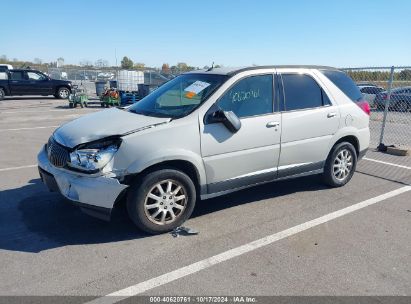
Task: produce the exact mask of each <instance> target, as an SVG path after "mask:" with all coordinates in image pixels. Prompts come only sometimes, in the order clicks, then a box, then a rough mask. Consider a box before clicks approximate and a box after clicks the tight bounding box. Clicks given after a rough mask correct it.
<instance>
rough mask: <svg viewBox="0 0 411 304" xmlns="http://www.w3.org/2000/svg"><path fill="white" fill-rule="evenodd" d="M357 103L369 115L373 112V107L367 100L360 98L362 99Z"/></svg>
mask: <svg viewBox="0 0 411 304" xmlns="http://www.w3.org/2000/svg"><path fill="white" fill-rule="evenodd" d="M355 104H356V105H357V106H359V107H360V108H361V110H363V111H364V112H365V113H367V115H370V114H371V108H370V105H369V103H368V102H367V101H365V100H360V101H358V102H356V103H355Z"/></svg>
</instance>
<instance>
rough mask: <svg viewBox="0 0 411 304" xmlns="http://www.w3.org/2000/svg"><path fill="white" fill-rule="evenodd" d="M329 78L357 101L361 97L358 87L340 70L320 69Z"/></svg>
mask: <svg viewBox="0 0 411 304" xmlns="http://www.w3.org/2000/svg"><path fill="white" fill-rule="evenodd" d="M321 73H323V74H324V75H325V76H326V77H327V78H328V79H329V80H331V81H332V83H334V84H335V85H336V86H337V87H338V88H339V89H340V90H341V91H342V92H343V93H344V94H345V95H347V97H349V98H350V99H351V100H352V101H354V102H357V101H360V100H361V99H362V94H361V92H360V89H359V88H358V87H357V85H356V84H355V83H354V81H353V80H352V79H351V78H350V77H349V76H348V75H347V74H345V73H344V72H342V71H332V70H321Z"/></svg>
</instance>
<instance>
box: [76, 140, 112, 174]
mask: <svg viewBox="0 0 411 304" xmlns="http://www.w3.org/2000/svg"><path fill="white" fill-rule="evenodd" d="M117 150H118V145H111V146H108V147H104V148H99V149H78V150H75V151H74V152H71V153H70V162H69V163H68V165H69V166H70V167H72V168H75V169H79V170H81V171H86V172H88V173H96V172H98V171H100V170H102V169H103V168H104V170H103V171H105V172H109V171H111V169H112V168H111V166H107V164H109V163H110V161H111V160H112V159H113V156H114V154H115V153H116V152H117ZM106 166H107V167H106Z"/></svg>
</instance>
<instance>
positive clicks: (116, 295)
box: [87, 186, 411, 304]
mask: <svg viewBox="0 0 411 304" xmlns="http://www.w3.org/2000/svg"><path fill="white" fill-rule="evenodd" d="M410 190H411V186H404V187H401V188H398V189H396V190H393V191H390V192H387V193H384V194H381V195H379V196H376V197H373V198H370V199H368V200H365V201H362V202H360V203H357V204H354V205H351V206H349V207H346V208H343V209H340V210H337V211H334V212H331V213H328V214H326V215H324V216H321V217H318V218H316V219H313V220H311V221H308V222H305V223H302V224H299V225H296V226H294V227H291V228H289V229H286V230H283V231H280V232H277V233H274V234H271V235H268V236H266V237H263V238H261V239H258V240H256V241H253V242H250V243H247V244H245V245H242V246H239V247H236V248H233V249H230V250H227V251H225V252H222V253H220V254H217V255H214V256H212V257H209V258H206V259H204V260H201V261H199V262H196V263H193V264H191V265H188V266H185V267H182V268H179V269H176V270H173V271H171V272H168V273H166V274H163V275H160V276H158V277H155V278H152V279H149V280H147V281H144V282H141V283H138V284H136V285H132V286H129V287H127V288H124V289H121V290H118V291H116V292H113V293H110V294H108V295H106V296H103V297H99V298H96V299H94V300H92V301H90V302H87V304H109V303H116V302H118V301H121V300H124V299H126V298H129V297H132V296H135V295H138V294H141V293H143V292H146V291H148V290H151V289H153V288H156V287H159V286H162V285H165V284H167V283H170V282H173V281H175V280H178V279H181V278H183V277H186V276H188V275H191V274H194V273H197V272H199V271H201V270H204V269H207V268H209V267H211V266H214V265H216V264H219V263H222V262H225V261H228V260H230V259H233V258H235V257H238V256H240V255H243V254H246V253H248V252H251V251H254V250H256V249H258V248H261V247H264V246H267V245H270V244H272V243H274V242H277V241H279V240H282V239H284V238H287V237H289V236H292V235H295V234H297V233H300V232H302V231H305V230H308V229H310V228H313V227H316V226H318V225H321V224H324V223H326V222H329V221H332V220H335V219H337V218H339V217H342V216H344V215H347V214H350V213H352V212H355V211H357V210H360V209H363V208H365V207H368V206H371V205H373V204H376V203H378V202H381V201H383V200H386V199H389V198H392V197H394V196H397V195H399V194H402V193H405V192H407V191H410Z"/></svg>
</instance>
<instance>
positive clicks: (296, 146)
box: [38, 66, 370, 234]
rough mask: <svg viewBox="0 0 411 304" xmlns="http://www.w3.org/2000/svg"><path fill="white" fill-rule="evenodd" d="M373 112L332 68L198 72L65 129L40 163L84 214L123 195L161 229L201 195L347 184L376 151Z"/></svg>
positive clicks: (137, 218)
mask: <svg viewBox="0 0 411 304" xmlns="http://www.w3.org/2000/svg"><path fill="white" fill-rule="evenodd" d="M369 114H370V108H369V105H368V103H367V102H366V101H364V100H363V99H362V95H361V92H360V91H359V89H358V87H357V86H356V85H355V83H354V82H353V81H352V80H351V78H349V77H348V76H347V75H346V74H345V73H344V72H341V71H339V70H337V69H334V68H329V67H316V66H301V67H296V66H291V67H287V66H277V67H250V68H243V69H227V68H218V69H217V68H216V69H210V70H201V71H193V72H189V73H186V74H183V75H180V76H178V77H176V78H174V79H172V80H170V81H169V82H167V83H166V84H164V85H163V86H161V87H159V88H158V89H157V90H155V91H154V92H152V93H151V94H149V95H148V96H146V97H145V98H143V99H142V100H141V101H139V102H138V103H135V104H133V105H132V106H130V107H126V108H112V109H110V110H105V111H100V112H96V113H93V114H89V115H86V116H83V117H81V118H78V119H76V120H74V121H71V122H69V123H66V124H64V125H62V126H61V127H60V128H58V129H57V130H56V131H55V132H54V133H53V135H52V136H51V137H50V139H49V141H48V143H47V144H46V145H45V146H44V148H42V149H41V151H40V153H39V155H38V165H39V171H40V176H41V179H42V180H43V182H44V183H45V184H46V185H47V186H48V187H49V189H50V190H52V191H58V192H60V193H61V194H62V195H64V196H65V197H66V198H67V199H69V200H71V201H73V202H74V203H75V204H77V205H79V206H80V207H81V208H82V210H83V211H85V212H87V213H89V214H91V215H94V216H97V217H100V218H104V219H109V218H110V214H111V210H112V209H113V207H114V206H115V205H117V204H118V203H119V202H121V201H122V197H125V198H126V204H127V210H128V214H129V216H130V218H131V219H132V220H133V222H134V223H135V224H136V225H137V226H138V227H139V228H141V229H143V230H145V231H146V232H148V233H153V234H154V233H162V232H166V231H170V230H172V229H174V228H176V227H178V226H180V225H181V224H182V223H183V222H184V221H185V220H186V219H188V218H189V217H190V215H191V213H192V211H193V209H194V205H195V203H196V200H197V199H208V198H211V197H215V196H219V195H223V194H226V193H229V192H233V191H236V190H239V189H243V188H247V187H250V186H254V185H257V184H261V183H266V182H271V181H276V180H283V179H288V178H294V177H301V176H306V175H313V174H321V175H322V178H323V180H324V182H325V183H326V184H327V185H329V186H331V187H340V186H343V185H345V184H346V183H347V182H349V181H350V179H351V178H352V176H353V174H354V171H355V168H356V165H357V161H358V160H359V159H360V158H361V157H362V156H363V155H364V154H365V152H366V150H367V148H368V145H369V139H370V131H369V127H368V124H369ZM273 187H275V185H273Z"/></svg>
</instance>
